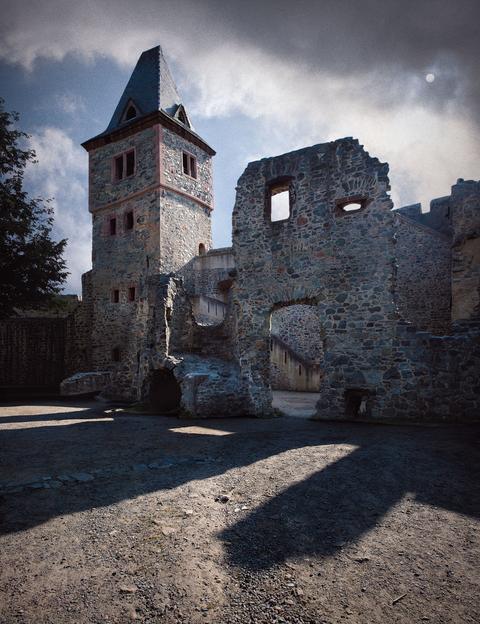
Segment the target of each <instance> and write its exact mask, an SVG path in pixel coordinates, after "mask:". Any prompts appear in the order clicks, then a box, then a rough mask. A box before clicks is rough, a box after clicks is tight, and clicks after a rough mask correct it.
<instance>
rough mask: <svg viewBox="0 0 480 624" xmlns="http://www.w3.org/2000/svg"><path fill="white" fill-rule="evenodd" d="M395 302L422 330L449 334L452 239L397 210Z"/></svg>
mask: <svg viewBox="0 0 480 624" xmlns="http://www.w3.org/2000/svg"><path fill="white" fill-rule="evenodd" d="M394 214H395V217H396V248H395V254H396V262H397V272H396V282H395V301H396V304H397V305H398V309H399V312H400V315H401V317H402V318H403V319H404V320H406V321H410V322H411V323H413V324H414V325H415V327H417V329H419V330H425V331H430V332H432V333H433V334H439V335H443V334H448V333H450V325H451V312H450V298H451V260H450V258H451V254H450V247H451V239H450V237H449V236H447V235H446V234H443V233H441V232H438V231H437V230H434V229H432V228H430V227H428V226H425V225H422V224H421V223H420V222H419V221H416V220H411V219H410V218H409V217H405V216H403V215H401V214H399V211H394Z"/></svg>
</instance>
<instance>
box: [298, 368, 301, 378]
mask: <svg viewBox="0 0 480 624" xmlns="http://www.w3.org/2000/svg"><path fill="white" fill-rule="evenodd" d="M298 374H299V376H300V377H301V376H302V367H301V366H299V367H298Z"/></svg>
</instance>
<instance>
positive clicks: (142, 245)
mask: <svg viewBox="0 0 480 624" xmlns="http://www.w3.org/2000/svg"><path fill="white" fill-rule="evenodd" d="M83 147H84V148H85V149H86V150H87V151H88V154H89V210H90V212H91V214H92V220H93V241H92V271H91V273H90V274H87V275H86V279H84V287H85V292H84V298H85V297H87V299H88V300H89V303H90V308H91V336H90V351H91V353H90V358H91V363H92V365H93V367H94V368H95V369H97V370H111V371H112V372H113V385H114V388H115V391H114V394H115V395H116V396H117V397H118V398H125V399H132V398H137V390H136V387H137V386H136V375H137V372H138V361H139V349H140V346H139V344H140V343H139V341H140V340H141V339H142V337H143V335H144V329H145V323H146V322H147V317H148V315H149V314H151V310H150V311H149V309H148V297H147V294H148V291H147V285H148V284H149V283H150V284H151V283H152V277H153V278H154V277H155V276H160V275H162V274H169V273H172V272H177V271H179V270H181V269H182V268H183V267H185V265H187V264H188V263H189V262H190V261H191V260H192V259H193V258H194V256H196V255H197V254H198V253H199V249H201V250H202V251H203V250H208V249H209V248H210V247H211V221H210V214H211V211H212V208H213V188H212V156H213V155H214V154H215V152H214V150H213V149H212V148H211V147H210V146H209V145H208V144H207V143H206V142H205V141H204V140H203V139H202V138H201V137H200V136H198V135H197V134H196V133H195V132H194V130H193V128H192V125H191V123H190V120H189V117H188V114H187V112H186V110H185V107H184V106H183V104H182V101H181V98H180V96H179V94H178V91H177V88H176V86H175V83H174V81H173V79H172V76H171V74H170V71H169V69H168V66H167V64H166V61H165V58H164V56H163V53H162V49H161V48H160V46H157V47H155V48H152V49H151V50H147V51H146V52H143V54H142V55H141V56H140V59H139V61H138V63H137V65H136V67H135V69H134V71H133V74H132V76H131V78H130V80H129V82H128V84H127V86H126V88H125V90H124V92H123V95H122V97H121V98H120V101H119V103H118V105H117V107H116V109H115V112H114V113H113V116H112V119H111V121H110V123H109V125H108V127H107V129H106V130H105V131H104V132H102V133H101V134H99V135H97V136H95V137H93V138H92V139H89V140H88V141H86V142H85V143H83Z"/></svg>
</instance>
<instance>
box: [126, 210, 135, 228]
mask: <svg viewBox="0 0 480 624" xmlns="http://www.w3.org/2000/svg"><path fill="white" fill-rule="evenodd" d="M125 229H126V230H133V212H132V211H131V210H129V211H128V212H126V213H125Z"/></svg>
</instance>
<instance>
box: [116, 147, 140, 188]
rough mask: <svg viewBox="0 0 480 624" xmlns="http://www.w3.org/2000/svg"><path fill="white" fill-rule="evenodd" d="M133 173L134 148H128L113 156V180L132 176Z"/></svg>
mask: <svg viewBox="0 0 480 624" xmlns="http://www.w3.org/2000/svg"><path fill="white" fill-rule="evenodd" d="M134 173H135V150H134V149H132V150H128V152H124V153H123V154H119V155H118V156H115V158H114V164H113V177H114V180H116V181H118V180H123V179H125V178H129V177H130V176H133V175H134Z"/></svg>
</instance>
